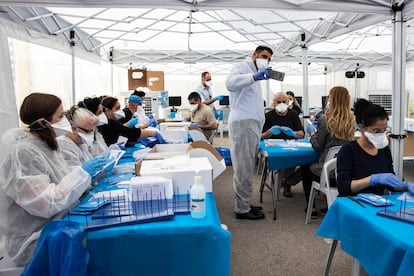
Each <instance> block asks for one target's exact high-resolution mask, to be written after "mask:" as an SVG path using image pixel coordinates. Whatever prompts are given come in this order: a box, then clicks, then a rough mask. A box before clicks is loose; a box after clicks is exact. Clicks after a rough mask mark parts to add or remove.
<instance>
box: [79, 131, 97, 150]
mask: <svg viewBox="0 0 414 276" xmlns="http://www.w3.org/2000/svg"><path fill="white" fill-rule="evenodd" d="M78 134H79V136H80V137H81V138H82V142H83V143H84V144H86V145H87V146H88V147H91V146H92V145H93V141H95V134H94V133H93V132H90V133H81V132H78Z"/></svg>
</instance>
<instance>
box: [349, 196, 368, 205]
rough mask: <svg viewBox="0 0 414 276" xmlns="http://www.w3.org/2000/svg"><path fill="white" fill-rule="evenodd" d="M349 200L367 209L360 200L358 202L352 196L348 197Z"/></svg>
mask: <svg viewBox="0 0 414 276" xmlns="http://www.w3.org/2000/svg"><path fill="white" fill-rule="evenodd" d="M348 198H349V199H350V200H352V201H353V202H356V204H358V205H359V206H361V207H362V208H366V207H365V205H364V204H362V203H361V202H359V201H358V200H356V199H355V198H354V197H352V196H348Z"/></svg>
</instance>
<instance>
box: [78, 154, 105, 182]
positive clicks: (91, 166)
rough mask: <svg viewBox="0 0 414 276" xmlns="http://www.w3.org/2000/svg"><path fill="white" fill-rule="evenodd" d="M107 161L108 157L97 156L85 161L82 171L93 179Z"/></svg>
mask: <svg viewBox="0 0 414 276" xmlns="http://www.w3.org/2000/svg"><path fill="white" fill-rule="evenodd" d="M107 161H108V156H98V157H95V158H92V159H90V160H88V161H86V162H85V163H84V164H83V165H82V169H84V170H85V171H86V172H87V173H89V175H90V176H91V177H94V176H95V175H96V174H97V173H99V172H100V171H101V170H102V168H103V166H105V164H106V162H107Z"/></svg>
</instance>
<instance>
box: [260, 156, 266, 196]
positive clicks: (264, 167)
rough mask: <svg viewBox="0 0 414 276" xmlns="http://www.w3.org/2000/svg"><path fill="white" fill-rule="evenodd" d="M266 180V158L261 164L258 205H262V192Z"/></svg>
mask: <svg viewBox="0 0 414 276" xmlns="http://www.w3.org/2000/svg"><path fill="white" fill-rule="evenodd" d="M266 178H267V158H266V160H265V162H264V164H263V171H262V176H261V177H260V203H263V190H264V186H265V183H266Z"/></svg>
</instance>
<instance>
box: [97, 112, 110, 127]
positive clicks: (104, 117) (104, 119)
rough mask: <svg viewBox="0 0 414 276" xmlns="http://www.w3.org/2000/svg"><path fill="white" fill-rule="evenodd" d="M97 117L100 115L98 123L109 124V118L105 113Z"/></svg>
mask: <svg viewBox="0 0 414 276" xmlns="http://www.w3.org/2000/svg"><path fill="white" fill-rule="evenodd" d="M97 117H98V124H97V125H98V126H102V125H106V124H108V118H107V117H106V115H105V113H103V112H102V113H101V114H99V116H97Z"/></svg>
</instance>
